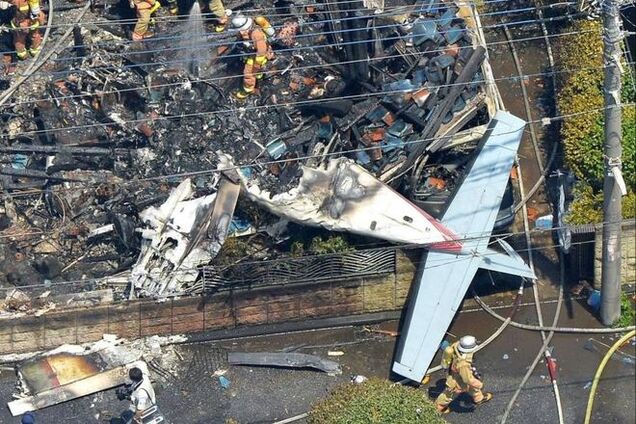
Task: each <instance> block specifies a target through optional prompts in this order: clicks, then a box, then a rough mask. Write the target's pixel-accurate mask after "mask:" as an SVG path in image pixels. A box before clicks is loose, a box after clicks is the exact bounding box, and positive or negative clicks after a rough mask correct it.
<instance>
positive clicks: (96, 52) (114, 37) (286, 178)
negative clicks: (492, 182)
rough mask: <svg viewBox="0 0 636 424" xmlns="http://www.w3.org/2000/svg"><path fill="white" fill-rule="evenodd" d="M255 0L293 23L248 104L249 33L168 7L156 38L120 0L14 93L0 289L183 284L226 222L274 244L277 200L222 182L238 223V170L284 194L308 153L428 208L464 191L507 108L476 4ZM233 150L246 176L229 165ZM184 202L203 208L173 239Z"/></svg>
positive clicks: (280, 29)
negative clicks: (134, 32) (113, 280)
mask: <svg viewBox="0 0 636 424" xmlns="http://www.w3.org/2000/svg"><path fill="white" fill-rule="evenodd" d="M254 6H258V7H259V8H266V7H274V6H275V7H277V9H272V10H276V14H275V15H274V16H271V17H269V20H270V22H271V23H272V25H273V26H274V27H275V28H276V30H277V35H276V38H275V39H274V40H273V41H272V47H273V50H274V54H275V56H274V58H273V59H272V60H271V61H270V62H269V63H268V64H267V67H266V69H265V75H264V79H263V80H262V81H260V82H259V83H258V89H257V93H256V94H255V95H253V96H251V97H249V98H248V99H247V100H246V101H239V100H237V99H235V98H234V96H233V95H232V92H233V91H235V90H236V89H237V88H238V87H239V84H240V80H241V72H242V66H243V64H242V63H243V62H242V57H241V56H242V53H241V52H240V49H237V48H236V46H237V43H236V40H237V39H236V33H235V32H232V31H226V32H224V33H222V34H214V32H213V31H210V30H209V28H208V27H207V26H208V25H211V24H209V23H205V21H204V25H205V27H204V28H205V32H204V33H201V31H200V29H196V28H195V29H194V30H193V29H192V16H191V17H190V18H189V20H188V19H161V20H159V22H158V24H157V27H156V30H155V32H156V34H157V35H156V37H155V38H154V39H149V40H147V41H144V42H143V43H138V42H135V43H133V42H130V41H128V40H127V39H125V38H123V35H124V33H123V32H122V28H121V26H120V25H119V24H118V23H116V22H111V21H109V19H111V18H112V13H114V12H113V11H112V10H109V9H108V8H107V9H106V11H105V12H104V14H103V15H99V14H98V16H93V18H94V20H95V21H96V22H92V23H87V24H86V25H81V26H80V27H81V31H76V34H75V35H76V37H75V45H74V46H70V47H68V48H67V49H65V50H63V51H61V52H59V54H58V55H57V56H56V57H55V58H54V59H52V60H50V63H48V64H47V66H45V67H44V68H43V71H41V72H40V73H38V74H37V75H36V76H35V77H33V78H32V79H31V80H30V83H29V84H25V85H23V86H22V87H20V89H19V90H18V91H17V92H16V95H14V97H13V98H12V99H11V100H10V101H9V102H7V103H5V104H4V105H3V106H1V107H0V122H1V127H2V130H1V133H0V187H1V188H2V192H3V201H2V202H1V203H0V237H2V239H1V240H2V242H1V243H0V246H1V247H0V263H1V268H2V270H3V272H2V276H1V277H0V285H1V286H4V287H5V288H6V287H11V286H24V285H38V284H42V283H43V282H44V283H48V282H49V281H53V282H55V281H63V280H77V281H79V283H78V285H69V286H68V290H78V289H79V288H80V287H81V288H82V289H86V287H90V288H96V285H97V284H91V285H88V284H86V282H85V281H86V280H88V279H91V278H101V277H105V276H111V275H123V277H122V279H121V281H124V282H126V281H127V282H130V281H131V279H132V280H134V283H133V286H134V287H137V288H138V289H139V290H136V291H135V290H133V291H132V292H134V293H133V294H130V296H131V297H132V296H134V294H137V295H158V294H168V293H178V292H180V291H181V290H180V289H181V288H182V287H181V285H180V284H181V283H182V281H181V280H180V279H179V278H176V280H175V278H172V277H169V278H168V277H166V276H167V275H170V274H171V273H180V272H185V273H188V274H192V275H189V276H188V278H187V279H186V280H187V281H188V282H189V283H191V282H192V281H193V279H196V278H197V273H196V272H194V273H192V272H190V271H191V270H193V269H196V267H197V266H199V265H202V264H206V263H209V262H210V261H213V258H214V256H215V255H216V253H217V252H218V250H219V249H220V246H221V245H222V244H223V242H224V239H225V235H226V234H225V233H227V232H228V228H229V233H230V234H229V236H230V237H232V236H233V235H237V234H240V233H245V232H248V233H254V232H257V233H261V234H262V239H270V241H269V242H268V241H262V243H261V244H262V246H263V247H264V248H265V250H266V251H269V253H267V254H266V256H269V257H271V256H272V255H276V253H275V245H276V243H275V240H274V239H275V238H276V237H280V226H279V227H278V228H276V231H274V230H272V228H274V227H275V226H274V225H272V224H274V223H275V221H276V217H275V216H274V215H268V214H266V213H263V212H262V211H259V210H258V206H257V205H255V204H254V203H251V202H249V201H248V200H247V199H242V200H241V201H240V202H239V203H238V205H239V206H238V207H237V208H236V209H235V205H236V197H237V196H238V192H237V191H236V190H232V189H227V190H226V192H225V193H224V194H223V196H222V197H223V199H229V200H228V201H227V205H228V206H227V207H226V209H224V210H225V212H227V213H229V216H234V220H233V221H232V223H231V224H230V223H229V222H226V221H228V220H227V219H226V220H225V221H223V219H222V215H219V213H217V212H218V211H217V212H215V211H214V208H215V206H214V199H215V196H216V198H217V201H216V203H217V205H218V203H219V200H218V199H219V197H221V194H220V188H219V187H220V186H221V185H222V184H223V181H225V182H228V181H229V182H232V184H235V185H237V186H238V185H241V186H242V187H243V189H245V187H246V186H253V185H257V186H259V187H260V189H262V190H264V191H266V192H268V193H269V195H270V196H274V195H276V194H280V193H286V192H288V191H290V190H292V189H294V187H296V186H297V185H298V184H299V180H300V179H301V177H302V174H303V169H304V167H310V168H316V169H318V168H326V167H327V166H328V165H329V163H330V162H332V161H334V160H339V161H343V160H344V161H348V162H350V163H356V164H357V165H359V166H361V167H362V168H363V169H364V170H366V172H368V173H369V174H371V175H372V176H374V177H375V178H377V179H378V180H379V181H381V182H383V183H386V184H388V185H390V186H391V187H392V188H394V189H395V190H397V191H398V192H400V193H402V194H403V195H404V196H406V197H407V198H411V199H412V200H414V201H415V202H416V203H418V202H419V204H420V205H421V206H423V207H424V208H426V198H427V196H430V195H433V194H438V195H439V194H440V193H450V192H451V191H452V188H453V186H454V184H456V183H457V181H458V179H459V178H460V177H461V170H462V169H463V167H464V165H465V164H466V163H467V162H468V160H469V158H470V155H469V153H468V152H470V151H471V150H473V149H474V147H475V146H476V144H477V141H478V140H479V138H480V137H481V136H482V135H483V133H484V131H485V127H486V124H487V123H488V121H489V116H490V115H491V113H492V109H489V106H490V103H489V96H488V89H487V86H486V84H484V82H483V81H484V79H485V77H484V71H483V70H484V69H485V68H484V66H487V63H486V62H484V61H485V49H484V48H483V47H482V46H481V44H482V43H483V40H479V39H478V29H477V28H476V25H475V23H474V22H475V20H474V19H473V18H474V16H473V14H472V11H471V10H470V9H468V8H467V7H459V6H458V5H457V4H454V3H452V2H447V3H440V2H436V1H430V0H426V1H423V2H417V3H415V4H402V3H395V4H393V3H391V4H390V3H388V2H387V3H386V4H385V5H384V6H383V8H382V9H375V8H367V7H365V5H364V4H363V3H362V2H360V3H359V4H358V3H351V4H349V3H345V4H343V5H341V6H340V8H338V6H337V5H334V4H330V5H324V6H315V5H313V4H312V6H307V7H305V6H303V5H302V4H293V3H286V4H285V5H281V4H278V3H277V4H276V5H274V4H260V3H259V4H258V5H255V4H252V3H250V7H247V6H243V7H245V8H246V9H249V8H253V7H254ZM228 7H233V9H234V13H240V7H241V6H240V5H233V4H231V3H230V4H229V5H228ZM86 19H87V18H86ZM196 19H197V17H195V21H196ZM102 23H103V24H102ZM192 31H195V34H196V36H197V37H198V38H199V39H200V41H201V43H199V44H197V45H192V43H193V36H192ZM192 52H194V54H193V53H192ZM233 165H240V168H239V169H238V171H239V172H238V173H237V172H236V170H230V171H228V172H225V173H220V172H217V170H218V169H221V168H222V169H226V168H232V166H233ZM237 174H240V175H237ZM186 177H188V179H187V180H184V179H185V178H186ZM171 202H172V203H171ZM180 202H181V203H180ZM188 202H189V203H188ZM175 205H176V206H175ZM179 205H180V206H179ZM149 208H150V209H149ZM175 208H177V209H175ZM179 208H181V209H179ZM217 208H218V206H217ZM176 210H180V211H182V214H181V218H177V220H178V219H183V220H185V221H187V220H188V219H190V222H188V223H182V224H183V225H185V226H187V228H188V230H184V231H176V230H175V234H177V233H178V236H174V237H176V239H175V238H174V237H173V238H171V237H172V236H171V237H168V236H166V231H167V228H168V227H170V226H171V225H172V224H174V222H175V214H177V215H178V213H177V212H175V211H176ZM436 212H439V211H431V213H433V214H434V213H436ZM217 215H218V216H217ZM184 216H186V217H190V218H184ZM255 216H258V217H260V218H261V219H259V220H255V219H254V217H255ZM263 217H264V218H263ZM215 219H219V220H221V221H223V222H224V225H225V226H223V225H221V226H220V227H219V225H217V224H218V222H217V223H215V222H214V220H215ZM221 221H219V222H221ZM257 221H258V222H257ZM310 224H311V223H310ZM174 225H176V224H174ZM219 228H221V229H222V231H219ZM265 228H267V229H268V232H267V234H274V235H275V236H274V237H271V236H270V235H267V234H266V233H265V232H264V229H265ZM172 229H173V230H174V228H172ZM212 230H217V231H216V232H215V231H212ZM153 237H154V238H153ZM179 237H182V238H183V240H182V239H180V238H179ZM182 243H185V244H186V246H183V245H181V246H178V247H175V246H176V245H178V244H182ZM149 246H150V247H149ZM148 249H154V250H153V252H155V253H152V254H151V253H148V252H149V251H148ZM206 249H207V250H206ZM194 251H197V252H199V253H201V252H203V254H201V255H199V253H197V255H198V256H196V258H194V259H193V257H192V255H193V252H194ZM156 252H160V253H156ZM166 252H171V253H170V254H168V253H166ZM261 252H262V250H261ZM188 255H190V256H188ZM140 267H141V268H140ZM180 270H181V271H180ZM131 275H132V276H131ZM166 278H168V280H170V281H167V280H166ZM173 280H174V281H173ZM135 285H136V286H135ZM120 287H121V288H122V289H123V287H125V284H122V285H121V286H120ZM158 287H160V288H158Z"/></svg>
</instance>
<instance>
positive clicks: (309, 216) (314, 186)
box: [241, 158, 460, 250]
mask: <svg viewBox="0 0 636 424" xmlns="http://www.w3.org/2000/svg"><path fill="white" fill-rule="evenodd" d="M302 172H303V174H302V177H301V179H300V182H299V184H298V186H297V187H295V188H293V189H291V190H290V191H288V192H286V193H281V194H276V195H273V196H272V195H271V194H270V193H269V192H268V191H263V190H261V189H260V187H259V186H258V183H257V182H254V181H251V180H249V178H248V175H249V173H248V172H247V171H246V170H245V169H242V170H241V177H242V180H243V184H244V185H245V186H246V190H247V194H248V196H249V197H250V198H251V199H253V200H254V201H256V202H257V203H259V204H260V205H262V206H264V207H265V208H267V209H268V210H270V211H271V212H272V213H274V214H276V215H279V216H282V217H284V218H286V219H289V220H291V221H295V222H298V223H300V224H305V225H310V226H321V227H323V228H326V229H328V230H332V231H348V232H351V233H355V234H362V235H365V236H371V237H377V238H381V239H384V240H387V241H391V242H396V243H410V244H420V245H430V244H433V243H440V242H446V243H447V244H446V245H447V246H448V248H449V249H454V250H458V249H459V248H460V246H459V244H458V243H457V242H456V241H455V236H454V235H453V233H452V232H451V231H450V230H448V229H447V228H446V227H444V226H443V225H442V224H441V223H440V222H439V221H437V220H435V219H434V218H432V217H431V216H430V215H428V214H426V213H425V212H423V211H422V210H420V209H419V208H417V207H416V206H415V205H413V204H412V203H411V202H409V201H408V200H406V199H405V198H404V197H402V196H401V195H400V194H399V193H397V192H396V191H394V190H393V189H392V188H390V187H389V186H388V185H386V184H383V183H382V182H380V181H379V180H377V179H376V178H375V177H373V176H372V175H371V174H369V173H368V172H367V171H366V170H365V169H363V168H362V167H361V166H359V165H357V164H356V163H354V162H353V161H351V160H349V159H345V158H339V159H332V160H329V161H328V164H327V166H326V168H324V167H320V168H309V167H302Z"/></svg>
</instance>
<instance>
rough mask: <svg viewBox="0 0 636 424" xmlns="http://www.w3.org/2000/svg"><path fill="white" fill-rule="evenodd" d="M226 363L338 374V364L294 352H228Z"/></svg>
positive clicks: (339, 371)
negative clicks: (312, 369) (303, 369)
mask: <svg viewBox="0 0 636 424" xmlns="http://www.w3.org/2000/svg"><path fill="white" fill-rule="evenodd" d="M227 361H228V363H229V364H231V365H253V366H260V367H267V366H269V367H286V368H314V369H317V370H320V371H323V372H326V373H330V374H340V373H342V371H341V370H340V364H338V363H337V362H334V361H330V360H328V359H323V358H321V357H319V356H316V355H308V354H306V353H295V352H230V353H228V355H227Z"/></svg>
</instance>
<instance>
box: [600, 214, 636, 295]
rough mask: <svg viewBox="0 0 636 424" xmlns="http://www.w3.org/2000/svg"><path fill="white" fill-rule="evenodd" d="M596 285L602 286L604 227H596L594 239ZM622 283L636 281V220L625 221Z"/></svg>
mask: <svg viewBox="0 0 636 424" xmlns="http://www.w3.org/2000/svg"><path fill="white" fill-rule="evenodd" d="M594 240H595V241H594V287H596V288H599V287H601V273H602V269H603V259H602V257H603V229H602V227H601V226H598V227H597V228H596V233H595V239H594ZM621 283H622V284H634V283H636V222H635V221H634V220H631V221H625V222H623V231H622V235H621Z"/></svg>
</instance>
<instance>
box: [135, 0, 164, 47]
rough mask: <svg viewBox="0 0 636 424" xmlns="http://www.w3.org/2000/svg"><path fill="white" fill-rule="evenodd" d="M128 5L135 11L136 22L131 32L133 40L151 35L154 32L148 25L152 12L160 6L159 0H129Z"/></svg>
mask: <svg viewBox="0 0 636 424" xmlns="http://www.w3.org/2000/svg"><path fill="white" fill-rule="evenodd" d="M130 7H131V8H134V9H135V11H136V12H137V23H136V24H135V29H134V30H133V34H132V39H133V41H141V40H143V39H145V38H150V37H153V36H154V34H153V33H152V32H151V31H149V30H148V27H149V26H150V20H151V18H152V14H153V13H155V12H156V11H157V10H159V8H160V7H161V3H159V0H130Z"/></svg>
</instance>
